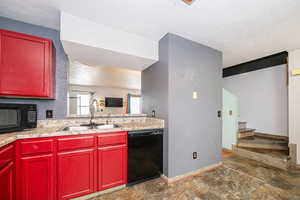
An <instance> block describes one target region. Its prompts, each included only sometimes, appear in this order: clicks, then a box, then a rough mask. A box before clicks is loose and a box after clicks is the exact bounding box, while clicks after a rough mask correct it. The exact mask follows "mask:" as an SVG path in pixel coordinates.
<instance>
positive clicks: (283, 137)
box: [255, 132, 289, 141]
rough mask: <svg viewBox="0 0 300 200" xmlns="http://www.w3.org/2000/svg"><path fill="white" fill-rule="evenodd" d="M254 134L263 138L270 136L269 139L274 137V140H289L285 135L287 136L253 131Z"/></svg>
mask: <svg viewBox="0 0 300 200" xmlns="http://www.w3.org/2000/svg"><path fill="white" fill-rule="evenodd" d="M255 135H256V136H259V137H263V138H271V139H275V140H285V141H289V137H287V136H281V135H272V134H266V133H258V132H255Z"/></svg>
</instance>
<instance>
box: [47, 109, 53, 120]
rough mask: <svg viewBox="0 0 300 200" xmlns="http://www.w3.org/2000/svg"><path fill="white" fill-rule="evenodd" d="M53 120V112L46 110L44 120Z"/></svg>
mask: <svg viewBox="0 0 300 200" xmlns="http://www.w3.org/2000/svg"><path fill="white" fill-rule="evenodd" d="M52 118H53V110H46V119H52Z"/></svg>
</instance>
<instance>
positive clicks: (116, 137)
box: [98, 132, 127, 146]
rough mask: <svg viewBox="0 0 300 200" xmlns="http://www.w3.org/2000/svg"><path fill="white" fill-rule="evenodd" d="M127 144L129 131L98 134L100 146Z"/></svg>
mask: <svg viewBox="0 0 300 200" xmlns="http://www.w3.org/2000/svg"><path fill="white" fill-rule="evenodd" d="M119 144H127V132H115V133H104V134H101V135H99V136H98V146H110V145H119Z"/></svg>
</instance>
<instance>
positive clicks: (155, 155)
mask: <svg viewBox="0 0 300 200" xmlns="http://www.w3.org/2000/svg"><path fill="white" fill-rule="evenodd" d="M162 152H163V129H153V130H142V131H129V132H128V185H129V186H131V185H134V184H137V183H141V182H144V181H146V180H149V179H152V178H156V177H159V176H160V174H161V172H162V162H163V153H162Z"/></svg>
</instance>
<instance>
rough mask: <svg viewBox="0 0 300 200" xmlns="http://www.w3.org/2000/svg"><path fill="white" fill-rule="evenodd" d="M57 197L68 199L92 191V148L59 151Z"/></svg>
mask: <svg viewBox="0 0 300 200" xmlns="http://www.w3.org/2000/svg"><path fill="white" fill-rule="evenodd" d="M57 158H58V163H57V166H58V183H57V184H58V185H57V187H58V199H59V200H63V199H70V198H75V197H79V196H82V195H86V194H89V193H92V192H93V188H94V149H85V150H78V151H72V152H63V153H59V154H58V156H57Z"/></svg>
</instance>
